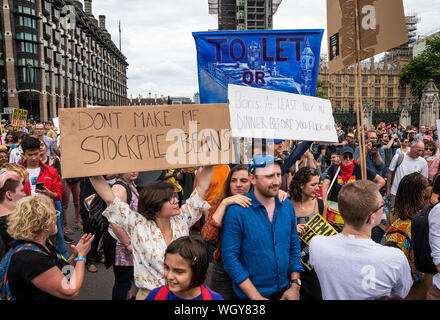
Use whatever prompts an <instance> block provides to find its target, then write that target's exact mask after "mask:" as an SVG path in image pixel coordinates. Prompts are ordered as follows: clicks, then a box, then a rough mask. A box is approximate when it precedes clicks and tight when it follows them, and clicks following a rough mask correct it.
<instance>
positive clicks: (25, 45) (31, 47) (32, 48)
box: [18, 41, 38, 54]
mask: <svg viewBox="0 0 440 320" xmlns="http://www.w3.org/2000/svg"><path fill="white" fill-rule="evenodd" d="M18 48H19V50H20V52H27V53H33V54H38V45H37V44H35V43H32V42H24V41H20V42H19V46H18Z"/></svg>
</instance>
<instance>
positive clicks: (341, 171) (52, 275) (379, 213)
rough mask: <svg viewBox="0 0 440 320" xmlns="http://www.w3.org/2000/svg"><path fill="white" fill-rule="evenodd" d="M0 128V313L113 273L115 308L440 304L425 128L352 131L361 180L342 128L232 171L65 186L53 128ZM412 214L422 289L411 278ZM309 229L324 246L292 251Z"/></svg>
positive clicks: (414, 274)
mask: <svg viewBox="0 0 440 320" xmlns="http://www.w3.org/2000/svg"><path fill="white" fill-rule="evenodd" d="M1 125H2V145H1V147H0V236H1V237H0V258H1V263H0V299H17V300H51V299H75V298H76V297H77V296H78V294H79V292H80V290H81V287H82V284H83V282H84V274H85V272H92V273H94V272H98V268H97V266H96V264H97V263H104V264H105V266H106V267H107V268H110V267H112V268H113V273H114V285H113V289H112V299H113V300H131V299H137V300H223V299H224V300H268V299H269V300H275V299H277V300H278V299H281V300H298V299H300V300H322V299H325V300H363V299H385V298H387V299H410V300H411V299H430V300H439V299H440V207H438V206H436V205H437V203H438V202H439V195H440V179H439V178H438V177H439V176H440V174H439V173H440V168H439V164H440V152H439V145H438V144H439V142H438V133H437V130H436V128H428V127H426V126H420V128H416V127H408V128H404V127H402V126H401V125H397V124H395V123H392V124H391V123H390V124H385V123H380V124H379V125H378V126H372V127H371V128H365V141H366V145H365V159H366V167H367V170H366V171H367V176H366V178H367V180H362V170H361V165H360V163H361V161H360V159H359V157H360V154H361V152H360V146H359V141H358V140H359V139H358V137H359V135H358V132H357V129H356V128H355V127H352V128H350V127H345V126H343V125H338V126H336V130H337V134H338V142H337V143H320V142H316V141H315V142H312V141H302V142H299V141H285V140H266V139H263V140H261V139H260V140H258V141H257V140H253V141H252V142H251V143H250V144H248V143H245V142H244V140H243V141H241V142H240V144H241V145H240V150H241V151H243V152H245V153H246V152H247V156H243V157H242V159H246V158H247V159H248V161H245V162H246V163H245V164H236V165H233V164H230V165H217V166H206V167H200V168H182V169H169V170H163V171H157V172H130V173H124V172H123V171H124V170H123V168H121V172H122V173H121V174H118V175H112V176H96V177H83V178H73V179H64V178H63V176H62V168H61V164H60V163H61V160H60V159H62V156H63V155H62V150H60V139H59V137H60V135H59V132H58V129H57V128H56V127H55V126H54V124H53V123H52V122H50V121H49V122H44V123H40V122H34V121H32V120H29V121H27V123H26V126H25V127H24V128H17V127H14V126H11V125H10V124H9V123H8V122H7V121H6V120H3V121H2V123H1ZM98 196H99V197H100V198H101V199H102V200H103V203H104V207H103V209H102V213H101V215H102V217H105V218H106V219H105V221H107V222H108V226H107V225H105V227H104V229H98V228H97V227H96V225H94V224H93V223H92V222H91V219H92V217H90V216H89V207H88V201H89V200H90V199H92V198H93V197H98ZM71 202H72V203H73V208H74V221H69V220H68V218H67V209H68V207H69V204H70V203H71ZM426 206H430V207H432V210H431V212H430V215H429V244H430V250H431V252H432V259H433V263H434V265H436V266H437V271H438V273H436V274H428V273H423V272H420V271H419V270H417V268H416V265H415V263H414V247H413V245H412V234H411V221H412V218H413V217H414V216H415V215H416V214H417V213H419V212H420V211H421V210H422V209H424V207H426ZM318 214H319V215H321V216H322V217H323V219H325V220H326V221H327V222H328V223H330V224H331V225H332V226H333V227H334V228H335V230H337V234H336V235H332V236H324V235H315V236H314V237H313V238H312V239H311V241H310V244H309V246H308V248H304V247H303V244H302V243H301V241H300V237H302V236H304V235H306V234H307V232H308V222H310V221H312V220H313V219H314V217H316V216H317V215H318ZM335 216H339V218H340V221H339V222H338V221H337V220H336V218H335ZM341 221H342V222H341ZM72 228H74V229H76V230H77V231H80V232H82V233H83V235H82V237H81V239H80V240H79V242H78V243H77V244H76V245H74V244H73V240H72V239H70V238H69V235H71V234H72V232H73V230H72ZM66 244H67V245H66ZM68 245H70V248H69V249H68V248H67V247H69V246H68ZM304 250H307V254H308V255H309V260H308V263H309V264H310V266H311V267H312V268H311V269H309V268H306V267H305V265H304V263H303V261H302V256H303V255H304V253H305V251H304ZM67 274H70V275H72V274H74V275H75V277H67Z"/></svg>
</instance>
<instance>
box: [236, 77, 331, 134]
mask: <svg viewBox="0 0 440 320" xmlns="http://www.w3.org/2000/svg"><path fill="white" fill-rule="evenodd" d="M228 98H229V111H230V117H231V129H232V136H233V137H248V138H266V139H287V140H309V141H322V142H338V136H337V133H336V129H335V120H334V118H333V112H332V106H331V102H330V100H325V99H320V98H315V97H309V96H304V95H299V94H293V93H286V92H280V91H273V90H265V89H257V88H251V87H244V86H237V85H232V84H229V87H228Z"/></svg>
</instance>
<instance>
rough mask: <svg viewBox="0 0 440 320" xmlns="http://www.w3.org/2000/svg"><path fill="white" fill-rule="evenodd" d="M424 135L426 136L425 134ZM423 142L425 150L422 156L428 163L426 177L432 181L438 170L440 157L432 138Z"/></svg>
mask: <svg viewBox="0 0 440 320" xmlns="http://www.w3.org/2000/svg"><path fill="white" fill-rule="evenodd" d="M425 137H426V136H425ZM423 142H424V143H425V151H424V152H423V158H424V159H425V160H426V162H427V163H428V178H429V181H430V182H432V181H433V179H434V176H435V175H436V173H437V172H438V168H439V163H440V157H439V155H438V154H437V146H436V145H435V143H434V142H433V141H432V140H427V139H426V140H423Z"/></svg>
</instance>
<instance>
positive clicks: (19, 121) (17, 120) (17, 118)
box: [11, 109, 28, 127]
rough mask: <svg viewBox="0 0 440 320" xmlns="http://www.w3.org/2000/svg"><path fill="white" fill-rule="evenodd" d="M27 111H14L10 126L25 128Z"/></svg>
mask: <svg viewBox="0 0 440 320" xmlns="http://www.w3.org/2000/svg"><path fill="white" fill-rule="evenodd" d="M27 116H28V111H27V110H23V109H14V112H13V113H12V122H11V124H12V126H13V127H25V126H26V120H27Z"/></svg>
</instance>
